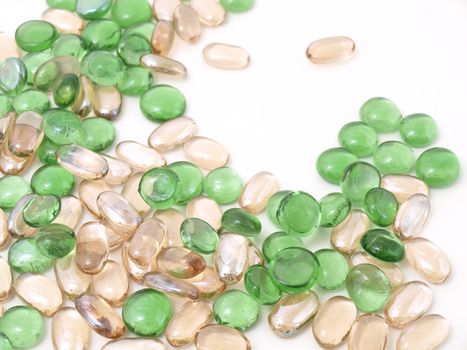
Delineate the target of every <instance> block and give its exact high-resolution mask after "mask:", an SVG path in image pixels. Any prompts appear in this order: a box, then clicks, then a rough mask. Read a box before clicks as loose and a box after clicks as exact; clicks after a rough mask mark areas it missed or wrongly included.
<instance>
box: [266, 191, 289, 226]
mask: <svg viewBox="0 0 467 350" xmlns="http://www.w3.org/2000/svg"><path fill="white" fill-rule="evenodd" d="M291 192H292V191H278V192H276V193H274V194H273V195H272V196H271V198H269V201H268V205H267V206H266V214H267V216H268V218H269V220H270V221H271V222H272V223H273V224H274V225H276V226H277V227H280V225H279V222H278V221H277V210H278V209H279V205H280V204H281V201H282V199H284V197H285V196H287V195H288V194H289V193H291Z"/></svg>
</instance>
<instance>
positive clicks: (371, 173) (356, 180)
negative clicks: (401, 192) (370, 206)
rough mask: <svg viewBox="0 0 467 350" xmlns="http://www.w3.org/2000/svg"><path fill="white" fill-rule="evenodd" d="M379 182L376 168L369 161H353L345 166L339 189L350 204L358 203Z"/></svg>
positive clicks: (379, 178)
mask: <svg viewBox="0 0 467 350" xmlns="http://www.w3.org/2000/svg"><path fill="white" fill-rule="evenodd" d="M380 183H381V175H380V173H379V171H378V169H376V168H375V167H374V166H373V165H371V164H369V163H365V162H355V163H353V164H351V165H349V166H348V167H347V168H346V170H345V172H344V175H343V176H342V180H341V190H342V193H343V194H344V195H345V196H346V197H347V198H348V199H350V200H351V201H352V204H354V205H360V204H362V203H363V202H364V200H365V196H366V194H367V193H368V191H369V190H371V189H372V188H375V187H379V185H380Z"/></svg>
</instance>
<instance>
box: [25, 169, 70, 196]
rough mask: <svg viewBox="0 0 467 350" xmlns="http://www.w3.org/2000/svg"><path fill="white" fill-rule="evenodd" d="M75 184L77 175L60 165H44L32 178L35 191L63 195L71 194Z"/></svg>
mask: <svg viewBox="0 0 467 350" xmlns="http://www.w3.org/2000/svg"><path fill="white" fill-rule="evenodd" d="M74 186H75V177H74V176H73V175H72V174H71V173H69V172H68V171H67V170H65V169H63V168H62V167H61V166H59V165H44V166H43V167H41V168H39V169H37V170H36V172H35V173H34V174H33V175H32V178H31V187H32V189H33V190H34V192H35V193H37V194H41V195H54V196H57V197H63V196H66V195H67V194H70V193H71V191H72V190H73V187H74Z"/></svg>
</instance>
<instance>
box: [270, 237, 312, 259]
mask: <svg viewBox="0 0 467 350" xmlns="http://www.w3.org/2000/svg"><path fill="white" fill-rule="evenodd" d="M292 247H297V248H305V245H304V244H303V242H302V240H301V239H300V237H297V236H292V235H290V234H288V233H287V232H283V231H279V232H275V233H273V234H271V235H269V236H268V237H267V238H266V239H265V240H264V242H263V247H262V251H263V255H264V258H265V259H266V261H267V262H269V261H271V260H272V259H273V258H274V256H275V255H276V254H277V253H279V252H280V251H282V250H284V249H287V248H292Z"/></svg>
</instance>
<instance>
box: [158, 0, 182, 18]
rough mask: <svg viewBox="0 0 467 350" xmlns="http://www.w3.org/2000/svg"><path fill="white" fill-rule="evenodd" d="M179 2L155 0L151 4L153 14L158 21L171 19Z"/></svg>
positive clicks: (177, 0) (175, 0)
mask: <svg viewBox="0 0 467 350" xmlns="http://www.w3.org/2000/svg"><path fill="white" fill-rule="evenodd" d="M180 3H181V1H180V0H155V1H154V4H153V12H154V16H155V17H156V19H157V20H158V21H162V20H166V21H172V19H173V13H174V10H175V8H176V7H177V6H178V5H180Z"/></svg>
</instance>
